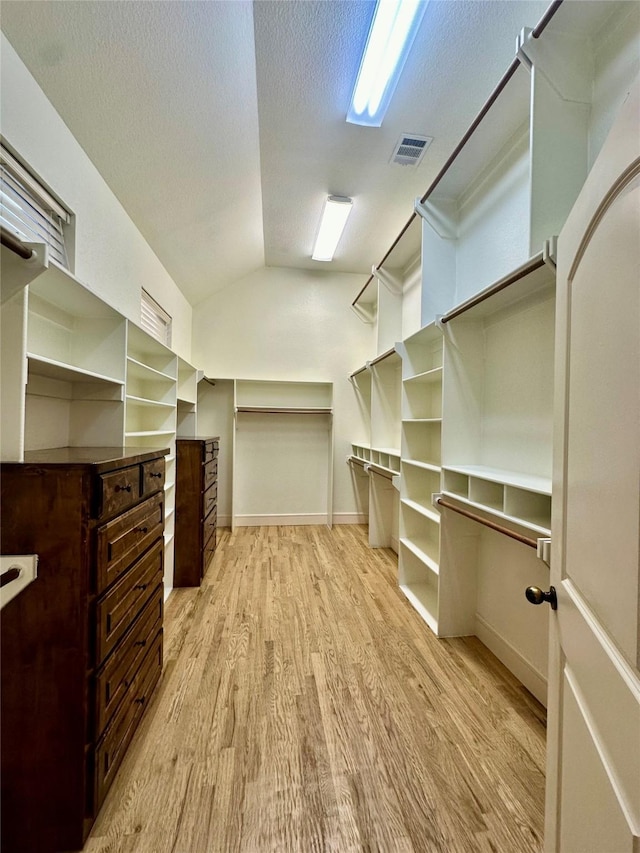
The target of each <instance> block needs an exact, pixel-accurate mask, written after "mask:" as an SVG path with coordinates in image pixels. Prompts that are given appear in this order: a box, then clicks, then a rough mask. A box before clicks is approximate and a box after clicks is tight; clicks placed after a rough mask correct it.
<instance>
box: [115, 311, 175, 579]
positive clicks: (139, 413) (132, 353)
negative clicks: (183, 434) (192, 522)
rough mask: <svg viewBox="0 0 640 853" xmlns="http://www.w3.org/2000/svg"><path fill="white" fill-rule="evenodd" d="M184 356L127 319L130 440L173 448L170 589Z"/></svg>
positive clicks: (168, 487)
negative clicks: (180, 363)
mask: <svg viewBox="0 0 640 853" xmlns="http://www.w3.org/2000/svg"><path fill="white" fill-rule="evenodd" d="M177 388H178V357H177V356H176V354H175V353H174V352H172V351H171V350H170V349H169V348H168V347H166V346H164V345H163V344H161V343H160V342H159V341H157V340H156V339H155V338H152V337H151V335H148V334H147V333H146V332H145V331H143V330H142V329H141V328H139V327H138V326H136V325H135V324H134V323H132V322H131V321H127V376H126V396H125V433H124V437H125V444H128V445H141V446H144V447H168V448H169V455H168V456H167V457H165V466H166V468H165V489H164V499H165V500H164V513H165V516H164V517H165V522H164V543H165V555H164V577H165V588H166V589H170V588H171V587H173V563H174V560H173V554H174V549H173V536H174V530H175V502H176V498H175V480H176V471H175V465H176V461H175V457H176V428H177V424H176V417H177Z"/></svg>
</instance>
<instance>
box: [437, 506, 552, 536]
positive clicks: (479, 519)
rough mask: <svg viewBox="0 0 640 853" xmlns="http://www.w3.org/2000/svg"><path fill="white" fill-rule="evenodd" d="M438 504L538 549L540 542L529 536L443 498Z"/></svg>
mask: <svg viewBox="0 0 640 853" xmlns="http://www.w3.org/2000/svg"><path fill="white" fill-rule="evenodd" d="M436 503H437V504H439V505H440V506H442V507H444V508H445V509H451V510H453V511H454V512H457V513H459V514H460V515H464V517H465V518H470V519H471V521H477V522H478V523H479V524H484V526H485V527H490V528H491V530H496V531H497V532H498V533H503V534H504V535H505V536H508V537H509V538H510V539H515V540H516V542H522V544H523V545H528V546H529V548H536V549H537V547H538V542H537V540H536V539H530V538H529V537H528V536H522V535H521V534H520V533H515V531H513V530H509V528H508V527H502V525H501V524H496V523H495V522H493V521H489V520H488V519H487V518H483V517H482V516H481V515H476V514H475V513H474V512H469V511H468V510H466V509H462V508H461V507H459V506H456V505H455V504H452V503H449V501H445V500H443V499H442V498H436Z"/></svg>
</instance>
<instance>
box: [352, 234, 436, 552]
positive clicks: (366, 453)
mask: <svg viewBox="0 0 640 853" xmlns="http://www.w3.org/2000/svg"><path fill="white" fill-rule="evenodd" d="M419 300H420V224H419V221H415V222H412V223H411V225H410V226H409V228H407V229H406V231H405V232H404V233H403V234H402V235H401V237H400V238H399V239H398V240H397V241H396V243H395V244H394V245H393V246H392V247H391V249H390V250H389V252H387V254H386V255H385V257H384V258H383V260H382V261H381V263H380V265H379V267H378V268H376V269H374V272H373V274H372V276H371V278H370V279H369V280H368V281H367V283H366V284H365V286H364V287H363V288H362V290H361V291H360V293H359V294H358V296H357V297H356V299H355V300H354V302H353V303H352V305H353V308H354V310H355V312H356V314H358V316H359V317H360V318H361V319H363V320H364V321H365V322H368V323H371V325H372V326H373V332H374V336H375V346H376V351H377V355H376V356H375V357H373V358H372V359H371V360H370V361H368V362H367V363H366V364H365V365H364V366H363V367H361V368H359V369H358V370H356V371H354V372H353V373H352V374H351V375H350V376H349V380H350V382H351V384H352V386H353V389H354V392H355V395H356V401H357V405H358V412H359V417H358V421H357V423H356V424H354V426H355V429H354V433H353V440H352V446H351V454H350V455H349V457H348V459H347V462H348V463H349V464H350V466H351V471H352V482H353V485H354V491H355V493H356V496H357V498H358V500H359V505H360V506H361V507H362V511H363V512H364V513H365V515H366V517H367V519H368V523H369V544H370V545H371V546H372V547H374V548H375V547H378V548H379V547H386V548H389V547H390V548H392V549H393V550H394V551H396V553H397V552H398V547H399V545H398V538H399V533H398V524H399V474H400V437H401V390H402V364H401V359H400V355H399V352H398V350H397V346H396V342H397V341H399V340H401V339H402V338H403V337H406V336H407V335H408V334H410V333H412V332H413V331H415V330H416V329H417V328H419V318H420V301H419ZM367 476H368V483H367V479H366V478H367ZM365 485H367V486H368V488H366V490H365V488H363V486H365Z"/></svg>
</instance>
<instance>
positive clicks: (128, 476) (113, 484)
mask: <svg viewBox="0 0 640 853" xmlns="http://www.w3.org/2000/svg"><path fill="white" fill-rule="evenodd" d="M139 498H140V466H139V465H132V466H131V467H129V468H121V469H120V470H119V471H110V472H109V473H107V474H99V475H98V486H97V500H98V518H104V517H107V516H111V515H114V514H115V513H117V512H121V511H122V510H123V509H127V507H130V506H131V505H132V504H134V503H135V502H136V501H137V500H139Z"/></svg>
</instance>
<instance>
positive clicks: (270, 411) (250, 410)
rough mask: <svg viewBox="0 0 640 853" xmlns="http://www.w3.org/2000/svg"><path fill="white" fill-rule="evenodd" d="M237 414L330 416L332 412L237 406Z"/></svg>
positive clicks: (290, 407) (288, 407)
mask: <svg viewBox="0 0 640 853" xmlns="http://www.w3.org/2000/svg"><path fill="white" fill-rule="evenodd" d="M236 412H242V413H244V414H255V415H330V414H331V413H332V410H331V409H328V408H324V407H318V408H311V407H309V408H302V407H293V406H282V407H278V408H270V407H269V406H237V407H236Z"/></svg>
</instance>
